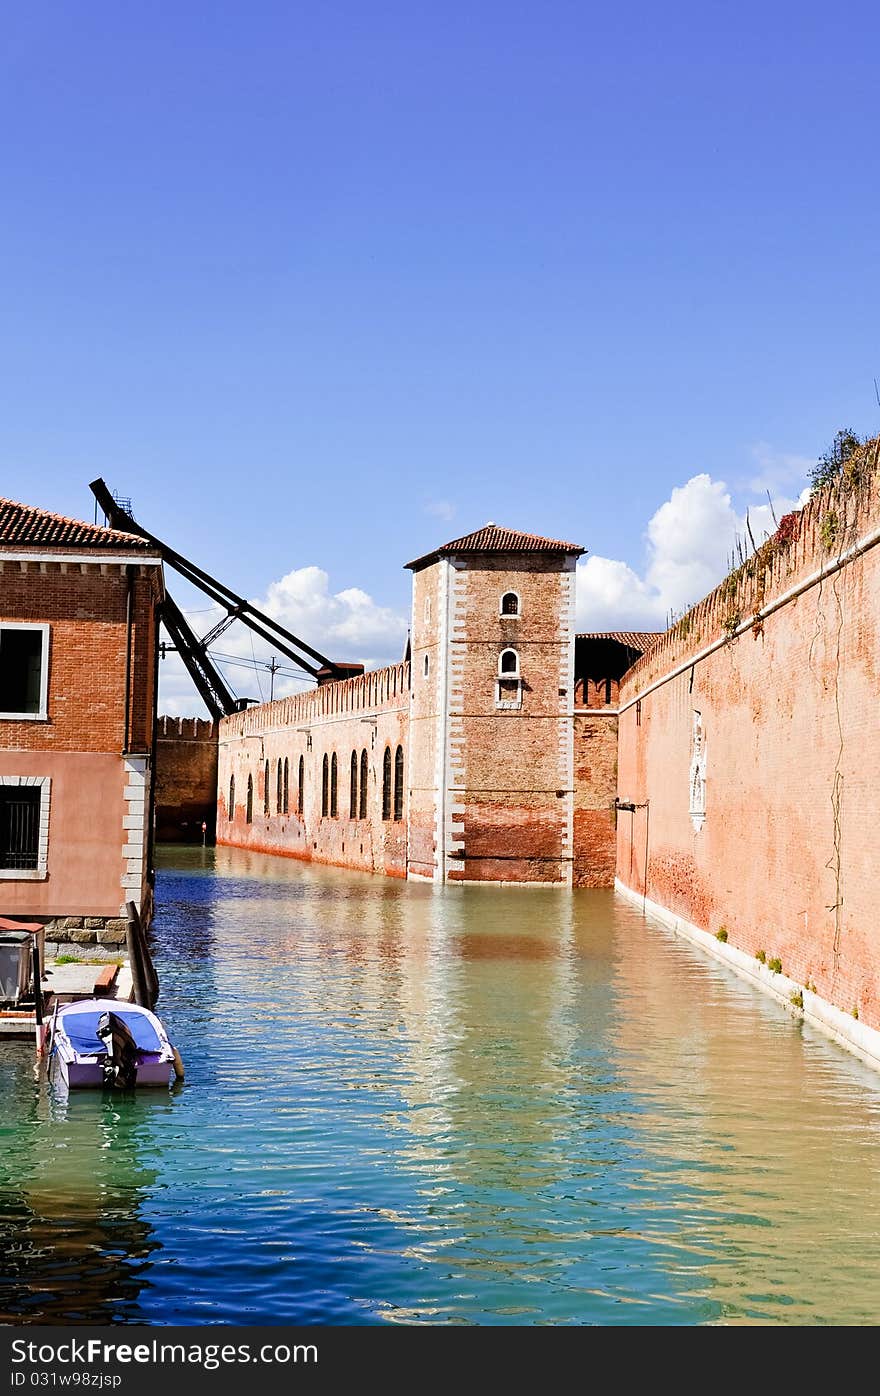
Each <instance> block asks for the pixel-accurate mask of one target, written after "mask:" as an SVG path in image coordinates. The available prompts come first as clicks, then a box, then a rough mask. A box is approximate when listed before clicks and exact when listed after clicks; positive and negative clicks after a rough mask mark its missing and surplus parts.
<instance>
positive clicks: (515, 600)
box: [501, 591, 519, 616]
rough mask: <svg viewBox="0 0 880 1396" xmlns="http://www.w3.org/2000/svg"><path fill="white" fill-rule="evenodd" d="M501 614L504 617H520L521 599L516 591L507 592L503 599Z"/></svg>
mask: <svg viewBox="0 0 880 1396" xmlns="http://www.w3.org/2000/svg"><path fill="white" fill-rule="evenodd" d="M501 614H502V615H503V616H518V615H519V597H518V596H517V594H516V592H515V591H506V592H505V593H504V595H503V596H502V598H501Z"/></svg>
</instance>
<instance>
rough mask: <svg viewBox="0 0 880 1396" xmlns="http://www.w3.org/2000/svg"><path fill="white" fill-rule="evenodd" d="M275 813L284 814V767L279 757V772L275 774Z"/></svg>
mask: <svg viewBox="0 0 880 1396" xmlns="http://www.w3.org/2000/svg"><path fill="white" fill-rule="evenodd" d="M275 813H276V814H283V813H284V767H283V766H282V764H281V757H280V756H279V757H278V770H277V771H276V772H275Z"/></svg>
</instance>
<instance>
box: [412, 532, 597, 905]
mask: <svg viewBox="0 0 880 1396" xmlns="http://www.w3.org/2000/svg"><path fill="white" fill-rule="evenodd" d="M583 551H584V550H583V548H580V547H578V545H577V544H575V543H561V542H558V541H556V540H554V539H551V538H539V537H536V536H535V535H533V534H529V533H517V532H514V531H513V530H511V529H507V528H499V527H498V526H497V525H496V524H494V523H490V524H486V526H485V527H484V528H480V529H477V530H476V532H475V533H470V534H468V535H467V536H466V537H464V538H456V539H454V540H453V542H451V543H446V544H444V545H443V546H442V547H440V548H437V549H436V550H435V551H434V552H432V553H428V554H426V556H424V557H420V558H417V559H416V561H415V562H410V563H408V564H407V566H408V567H409V568H410V569H411V570H412V573H413V612H412V691H411V698H410V753H411V756H410V779H409V787H410V805H409V858H408V872H409V876H410V877H424V878H428V879H431V880H433V881H438V882H444V881H450V882H453V881H454V882H467V881H471V882H519V883H524V882H539V883H557V884H558V883H561V884H569V885H570V883H571V876H572V820H573V794H572V784H573V777H572V759H573V758H572V751H573V709H574V626H575V620H574V602H575V563H576V561H577V559H578V557H579V556H580V555H581V553H582V552H583Z"/></svg>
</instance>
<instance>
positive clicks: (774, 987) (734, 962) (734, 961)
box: [614, 878, 880, 1071]
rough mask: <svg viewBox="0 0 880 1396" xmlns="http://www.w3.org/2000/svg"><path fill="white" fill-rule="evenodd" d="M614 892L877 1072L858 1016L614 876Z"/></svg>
mask: <svg viewBox="0 0 880 1396" xmlns="http://www.w3.org/2000/svg"><path fill="white" fill-rule="evenodd" d="M614 890H615V892H617V893H618V894H619V895H620V896H621V897H623V898H625V900H626V901H628V902H629V903H630V904H631V905H632V906H634V907H637V908H638V910H639V911H641V910H642V909H643V908H644V911H645V915H646V916H649V917H652V918H653V919H654V920H655V921H659V922H660V924H661V925H663V926H666V927H667V928H668V929H669V930H671V931H673V932H674V934H675V935H680V936H681V937H682V938H683V939H684V940H689V941H690V943H691V944H692V945H696V946H698V947H699V949H700V950H705V951H706V953H707V954H708V955H711V956H712V957H713V959H715V960H720V962H721V963H722V964H723V965H727V968H728V969H732V970H733V972H734V974H738V975H739V977H740V979H747V980H748V981H749V983H750V984H754V985H755V986H756V987H757V988H759V989H761V990H763V992H764V993H765V994H768V995H769V996H770V997H771V998H774V999H776V1000H777V1002H778V1003H781V1004H782V1005H783V1006H784V1007H785V1008H786V1009H787V1010H788V1012H789V1013H791V1014H792V1015H793V1016H794V1017H796V1018H803V1019H804V1020H805V1021H806V1022H807V1023H810V1024H811V1025H812V1026H813V1027H814V1028H818V1029H819V1031H820V1032H822V1033H824V1034H825V1036H826V1037H830V1038H832V1039H833V1040H834V1041H835V1042H836V1043H837V1044H838V1046H840V1047H844V1048H845V1049H846V1051H847V1052H852V1053H853V1055H854V1056H856V1057H858V1058H859V1059H860V1060H861V1061H863V1062H865V1064H866V1065H867V1066H870V1067H873V1069H874V1070H875V1071H880V1032H878V1031H877V1029H876V1028H869V1027H866V1026H865V1024H864V1023H860V1022H859V1020H858V1019H857V1018H853V1017H852V1016H851V1015H850V1014H849V1013H844V1011H843V1010H842V1009H841V1008H835V1007H834V1005H833V1004H831V1003H828V1001H827V999H823V998H820V997H819V995H818V994H814V993H811V992H810V990H809V989H805V988H804V986H803V985H802V984H798V983H797V982H796V981H795V980H794V979H789V978H788V976H787V975H785V974H774V973H773V971H772V970H770V969H768V968H767V966H766V965H762V964H761V962H760V960H756V959H755V957H754V956H753V955H747V954H746V952H745V951H744V950H737V948H736V946H735V945H728V944H727V943H726V941H721V940H718V938H717V937H716V936H713V935H711V934H710V932H709V931H701V930H700V928H699V926H695V925H694V924H693V923H692V922H691V921H685V919H684V917H682V916H677V915H676V914H675V912H673V911H667V909H666V907H664V906H660V905H659V903H658V902H652V901H651V900H650V898H643V897H642V895H641V893H640V892H634V891H633V890H632V888H630V887H625V886H624V885H623V883H622V882H621V881H620V879H619V878H615V881H614ZM798 993H799V994H802V995H803V1000H804V1006H803V1008H802V1009H801V1008H796V1007H795V1005H794V1004H793V1003H792V1002H791V996H792V994H798Z"/></svg>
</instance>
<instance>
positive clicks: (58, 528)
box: [0, 498, 152, 552]
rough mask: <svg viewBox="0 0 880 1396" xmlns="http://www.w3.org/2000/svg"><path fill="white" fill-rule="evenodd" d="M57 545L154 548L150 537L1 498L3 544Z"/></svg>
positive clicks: (0, 545) (0, 536)
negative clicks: (149, 539) (68, 517)
mask: <svg viewBox="0 0 880 1396" xmlns="http://www.w3.org/2000/svg"><path fill="white" fill-rule="evenodd" d="M4 545H9V546H12V547H16V548H23V547H37V548H43V547H53V548H58V547H61V548H99V549H100V548H114V549H117V550H118V549H120V548H125V549H136V550H137V551H138V552H148V551H151V550H152V545H151V544H150V543H149V542H148V541H147V539H146V538H138V537H137V536H136V535H135V534H133V533H122V532H120V531H119V530H118V529H115V528H102V527H100V526H99V525H98V524H90V523H84V522H83V521H82V520H81V519H67V518H65V517H64V515H63V514H52V513H49V511H48V510H46V509H35V508H33V507H32V506H31V505H29V504H18V503H16V501H15V500H14V499H3V498H0V547H3V546H4Z"/></svg>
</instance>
